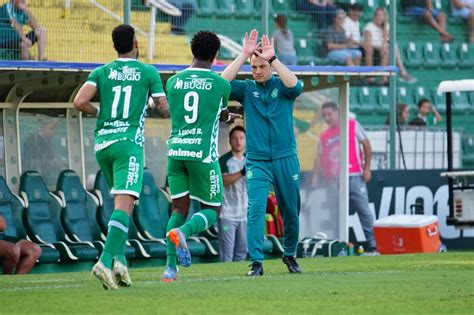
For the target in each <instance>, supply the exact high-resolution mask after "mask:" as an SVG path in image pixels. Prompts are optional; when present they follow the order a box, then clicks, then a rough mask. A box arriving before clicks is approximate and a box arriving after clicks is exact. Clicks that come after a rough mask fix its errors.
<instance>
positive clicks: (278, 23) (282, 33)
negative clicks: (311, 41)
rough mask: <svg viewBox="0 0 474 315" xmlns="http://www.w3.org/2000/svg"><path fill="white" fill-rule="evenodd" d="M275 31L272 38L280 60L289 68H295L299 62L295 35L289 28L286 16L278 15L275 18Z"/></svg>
mask: <svg viewBox="0 0 474 315" xmlns="http://www.w3.org/2000/svg"><path fill="white" fill-rule="evenodd" d="M274 22H275V31H274V32H273V34H272V37H273V38H274V40H275V48H276V50H277V53H278V58H280V60H281V62H283V63H284V64H285V65H287V66H294V65H296V64H297V62H298V57H297V56H296V51H295V44H294V39H293V33H292V32H291V31H290V30H289V29H288V27H287V18H286V15H284V14H277V15H276V16H275V18H274Z"/></svg>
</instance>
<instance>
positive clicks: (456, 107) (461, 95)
mask: <svg viewBox="0 0 474 315" xmlns="http://www.w3.org/2000/svg"><path fill="white" fill-rule="evenodd" d="M451 100H452V106H453V111H454V112H457V113H466V111H469V110H470V109H471V104H470V102H469V95H468V93H466V92H454V93H451Z"/></svg>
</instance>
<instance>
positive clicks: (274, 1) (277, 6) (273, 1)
mask: <svg viewBox="0 0 474 315" xmlns="http://www.w3.org/2000/svg"><path fill="white" fill-rule="evenodd" d="M289 2H290V1H285V0H270V1H268V3H269V5H270V8H269V9H271V10H270V12H274V13H284V14H288V12H290V6H289Z"/></svg>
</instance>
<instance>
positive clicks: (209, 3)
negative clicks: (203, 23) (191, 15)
mask: <svg viewBox="0 0 474 315" xmlns="http://www.w3.org/2000/svg"><path fill="white" fill-rule="evenodd" d="M216 11H217V6H216V2H215V0H198V8H197V10H196V16H197V17H212V16H213V15H214V12H216Z"/></svg>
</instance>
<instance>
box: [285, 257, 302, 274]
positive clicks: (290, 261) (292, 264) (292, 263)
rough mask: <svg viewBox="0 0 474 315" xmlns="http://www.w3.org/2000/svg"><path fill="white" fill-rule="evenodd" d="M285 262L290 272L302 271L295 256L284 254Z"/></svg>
mask: <svg viewBox="0 0 474 315" xmlns="http://www.w3.org/2000/svg"><path fill="white" fill-rule="evenodd" d="M281 260H282V261H283V263H284V264H285V265H286V266H287V267H288V272H289V273H301V268H300V266H299V265H298V263H297V262H296V259H295V257H293V256H283V257H282V258H281Z"/></svg>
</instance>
